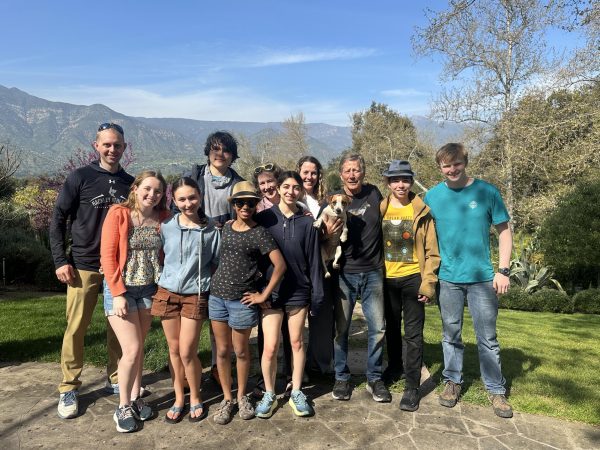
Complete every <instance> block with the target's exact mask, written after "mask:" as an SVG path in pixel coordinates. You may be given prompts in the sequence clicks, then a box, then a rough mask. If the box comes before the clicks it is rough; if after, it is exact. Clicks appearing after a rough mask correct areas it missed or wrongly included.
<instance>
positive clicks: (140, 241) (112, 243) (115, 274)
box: [100, 170, 169, 433]
mask: <svg viewBox="0 0 600 450" xmlns="http://www.w3.org/2000/svg"><path fill="white" fill-rule="evenodd" d="M165 190H166V182H165V180H164V178H163V177H162V175H160V173H157V172H154V171H151V170H147V171H144V172H142V173H141V174H139V175H138V176H137V177H136V179H135V180H134V182H133V184H132V186H131V191H130V193H129V197H128V199H127V201H126V202H124V203H121V204H119V205H114V206H113V207H111V208H110V210H109V211H108V214H107V215H106V219H105V221H104V224H103V226H102V240H101V242H100V265H101V267H102V271H103V273H104V313H105V315H106V316H107V318H108V321H109V322H110V325H111V327H112V328H113V330H114V331H115V334H116V335H117V339H118V340H119V344H120V345H121V350H122V352H123V356H122V357H121V359H120V361H119V367H118V373H119V406H118V407H117V410H116V411H115V414H114V416H113V417H114V421H115V422H116V424H117V431H119V432H121V433H127V432H132V431H136V430H137V429H138V428H139V425H138V421H139V420H146V419H149V418H150V417H151V416H152V414H153V412H152V410H151V409H150V407H149V406H147V405H146V404H144V401H143V400H142V398H141V397H140V396H139V393H140V386H141V380H142V367H143V359H144V339H145V338H146V334H147V333H148V330H149V329H150V325H151V323H152V316H151V315H150V308H151V307H152V296H153V295H154V293H155V292H156V282H157V280H158V277H159V276H160V270H161V268H160V262H161V261H160V252H161V247H162V244H161V239H160V234H159V226H160V223H161V222H162V221H163V220H164V219H165V218H166V217H168V215H169V212H168V210H167V206H166V197H165Z"/></svg>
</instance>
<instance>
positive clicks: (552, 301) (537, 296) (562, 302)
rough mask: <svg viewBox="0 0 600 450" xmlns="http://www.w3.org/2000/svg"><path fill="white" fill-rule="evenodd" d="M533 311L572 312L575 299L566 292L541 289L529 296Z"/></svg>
mask: <svg viewBox="0 0 600 450" xmlns="http://www.w3.org/2000/svg"><path fill="white" fill-rule="evenodd" d="M529 305H530V306H531V311H542V312H556V313H569V314H570V313H572V312H573V300H572V299H571V298H570V297H569V296H568V295H567V294H565V293H564V292H560V291H557V290H555V289H541V290H539V291H536V292H534V293H533V294H531V296H530V297H529Z"/></svg>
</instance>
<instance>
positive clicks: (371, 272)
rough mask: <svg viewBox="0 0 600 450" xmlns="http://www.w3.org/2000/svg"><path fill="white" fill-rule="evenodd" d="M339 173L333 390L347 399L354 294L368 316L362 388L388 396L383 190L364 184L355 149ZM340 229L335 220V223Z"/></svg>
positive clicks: (329, 231) (329, 227)
mask: <svg viewBox="0 0 600 450" xmlns="http://www.w3.org/2000/svg"><path fill="white" fill-rule="evenodd" d="M339 169H340V178H341V179H342V182H343V189H342V190H340V191H339V192H336V193H342V194H346V195H347V196H348V197H350V199H351V202H350V205H349V206H348V211H347V215H348V219H347V220H348V239H347V241H346V242H345V244H344V245H343V251H344V252H343V257H342V259H341V269H340V271H339V287H338V290H337V293H335V294H334V317H335V340H334V367H335V384H334V386H333V391H332V396H333V398H335V399H337V400H349V399H350V396H351V394H352V387H351V384H350V376H351V374H350V369H349V368H348V363H347V362H348V332H349V330H350V324H351V322H352V312H353V311H354V306H355V304H356V301H357V299H358V298H360V299H361V304H362V310H363V313H364V316H365V319H366V321H367V335H368V344H367V391H368V392H369V393H371V395H372V396H373V400H375V401H377V402H390V401H391V400H392V396H391V394H390V392H389V391H388V389H387V388H386V386H385V384H384V383H383V381H382V380H381V374H382V365H383V343H384V335H385V320H384V302H383V250H382V235H381V216H380V211H379V203H380V202H381V200H382V198H383V197H382V195H381V193H380V192H379V190H378V189H377V188H376V187H375V186H373V185H371V184H364V183H363V181H364V178H365V161H364V159H363V157H362V156H360V155H358V154H349V155H346V156H344V157H342V160H341V161H340V166H339ZM333 224H334V222H327V234H328V235H331V234H333V232H334V230H333V226H334V225H333ZM337 228H338V229H339V224H337Z"/></svg>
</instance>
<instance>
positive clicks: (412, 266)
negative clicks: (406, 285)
mask: <svg viewBox="0 0 600 450" xmlns="http://www.w3.org/2000/svg"><path fill="white" fill-rule="evenodd" d="M413 215H414V208H413V205H412V204H410V203H409V204H408V205H406V206H403V207H401V208H396V207H394V206H392V205H391V204H390V205H388V208H387V211H386V212H385V216H384V217H383V252H384V257H385V276H386V278H399V277H406V276H408V275H413V274H415V273H419V271H420V269H419V260H418V258H417V252H416V249H415V242H414V236H413Z"/></svg>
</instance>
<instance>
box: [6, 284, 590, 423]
mask: <svg viewBox="0 0 600 450" xmlns="http://www.w3.org/2000/svg"><path fill="white" fill-rule="evenodd" d="M13 297H14V296H13ZM1 298H6V295H4V296H3V297H0V299H1ZM64 308H65V298H64V296H62V295H57V296H52V297H39V298H34V299H30V298H27V297H26V295H24V294H21V295H19V299H17V300H2V301H0V360H3V361H47V362H58V361H59V359H60V346H61V341H62V333H63V330H64V327H65V323H66V321H65V317H64V311H65V310H64ZM426 314H427V320H426V325H425V363H426V364H427V366H428V368H429V370H430V371H431V373H432V375H433V376H434V378H435V379H439V378H440V377H441V370H442V365H441V361H442V349H441V345H440V336H441V321H440V318H439V312H438V310H437V308H436V307H435V306H430V307H427V308H426ZM498 336H499V340H500V345H501V349H502V363H503V372H504V375H505V377H506V378H507V381H508V386H509V388H510V392H511V397H510V401H511V403H512V405H513V407H514V408H515V410H517V411H522V412H529V413H536V414H544V415H548V416H554V417H559V418H563V419H570V420H577V421H582V422H587V423H592V424H599V423H600V408H598V405H600V390H597V387H598V385H599V383H598V382H599V381H600V345H598V342H600V316H598V315H584V314H572V315H567V314H551V313H529V312H522V311H509V310H501V311H500V317H499V319H498ZM463 338H464V341H465V368H464V379H465V384H464V386H463V392H464V395H463V397H462V398H463V401H465V402H469V403H475V404H479V405H488V401H487V398H486V394H485V391H484V389H483V385H482V383H481V380H480V379H479V365H478V360H477V347H476V345H475V338H474V334H473V327H472V322H471V318H470V317H469V314H468V312H465V327H464V333H463ZM105 339H106V332H105V320H104V317H103V311H102V305H101V302H99V303H98V307H97V308H96V312H95V315H94V319H93V322H92V325H91V326H90V329H89V331H88V333H87V336H86V354H85V361H86V362H88V363H91V364H95V365H98V366H103V365H104V364H106V347H105ZM357 345H360V343H359V342H357V341H356V340H355V339H354V338H352V340H351V346H352V347H354V346H357ZM200 347H201V356H202V360H203V364H206V363H208V362H209V360H210V344H209V341H208V327H207V326H206V324H205V325H204V327H203V334H202V339H201V344H200ZM166 364H167V345H166V342H165V338H164V335H163V333H162V330H161V327H160V323H159V322H158V321H155V322H154V323H153V327H152V330H151V331H150V335H149V337H148V339H147V340H146V360H145V367H146V369H149V370H158V369H162V368H163V367H165V365H166ZM402 387H403V385H402V382H401V383H398V384H397V385H395V386H393V390H395V391H400V390H401V389H402Z"/></svg>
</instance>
